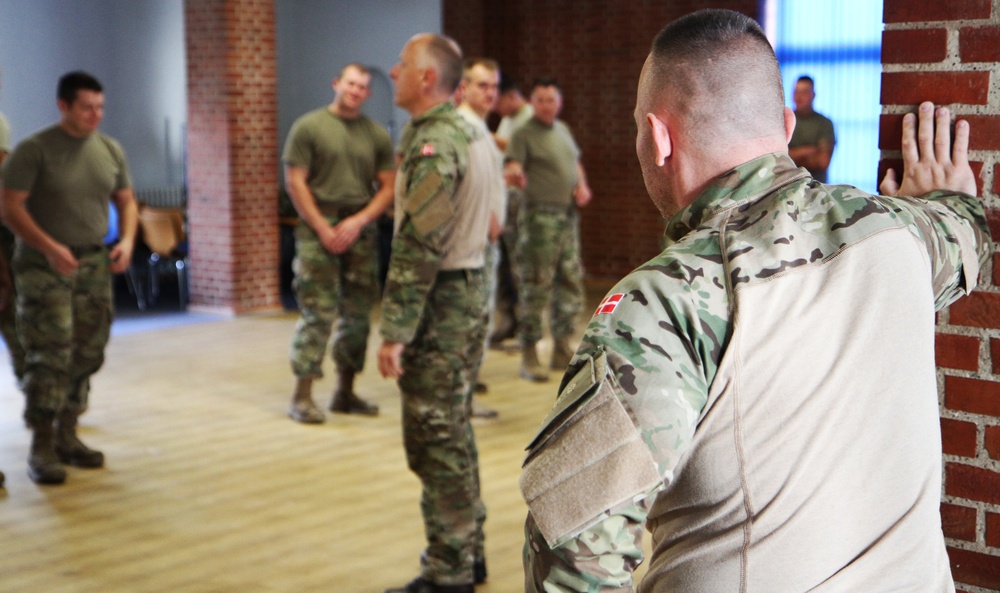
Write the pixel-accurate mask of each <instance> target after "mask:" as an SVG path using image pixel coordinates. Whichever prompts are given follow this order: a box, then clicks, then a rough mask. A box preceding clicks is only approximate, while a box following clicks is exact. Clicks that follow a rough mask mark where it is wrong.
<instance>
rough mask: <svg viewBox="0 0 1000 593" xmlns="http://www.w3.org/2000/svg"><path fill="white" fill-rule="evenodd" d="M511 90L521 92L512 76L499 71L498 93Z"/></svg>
mask: <svg viewBox="0 0 1000 593" xmlns="http://www.w3.org/2000/svg"><path fill="white" fill-rule="evenodd" d="M511 91H517V92H519V93H520V92H521V86H520V85H519V84H517V81H516V80H514V78H513V77H512V76H508V75H507V73H505V72H503V71H502V70H501V71H500V94H501V95H503V94H504V93H509V92H511Z"/></svg>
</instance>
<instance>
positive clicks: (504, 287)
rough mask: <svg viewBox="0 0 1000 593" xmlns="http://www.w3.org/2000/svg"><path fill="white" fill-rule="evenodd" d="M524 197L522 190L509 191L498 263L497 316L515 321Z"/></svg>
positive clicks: (509, 189)
mask: <svg viewBox="0 0 1000 593" xmlns="http://www.w3.org/2000/svg"><path fill="white" fill-rule="evenodd" d="M523 199H524V198H523V195H522V193H521V191H520V190H518V189H515V188H508V190H507V222H506V224H505V225H504V229H503V235H501V237H500V245H499V248H500V249H499V254H498V255H499V261H498V262H497V281H496V282H497V287H496V291H495V294H496V303H495V305H494V310H495V311H497V316H503V317H506V318H509V319H511V320H514V319H516V318H517V300H518V296H517V292H518V287H519V286H520V284H521V283H520V280H519V279H518V276H519V275H520V267H519V266H518V262H517V236H518V233H517V230H518V225H517V216H518V211H519V210H520V208H521V201H522V200H523Z"/></svg>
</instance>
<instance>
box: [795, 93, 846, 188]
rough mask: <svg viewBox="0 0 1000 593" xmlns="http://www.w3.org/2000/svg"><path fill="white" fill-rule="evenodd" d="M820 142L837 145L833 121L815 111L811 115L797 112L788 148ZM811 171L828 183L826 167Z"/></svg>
mask: <svg viewBox="0 0 1000 593" xmlns="http://www.w3.org/2000/svg"><path fill="white" fill-rule="evenodd" d="M820 142H826V143H828V144H829V145H830V146H831V147H833V146H836V144H837V136H836V135H835V134H834V132H833V122H832V121H830V120H829V118H827V117H825V116H823V115H820V114H819V113H816V112H815V111H814V112H812V114H810V115H799V114H798V113H796V114H795V131H794V132H792V139H791V140H789V141H788V148H797V147H799V146H819V144H820ZM809 172H810V173H811V174H812V176H813V177H814V178H815V179H816V180H817V181H820V182H822V183H826V169H822V170H819V169H816V170H813V169H810V170H809Z"/></svg>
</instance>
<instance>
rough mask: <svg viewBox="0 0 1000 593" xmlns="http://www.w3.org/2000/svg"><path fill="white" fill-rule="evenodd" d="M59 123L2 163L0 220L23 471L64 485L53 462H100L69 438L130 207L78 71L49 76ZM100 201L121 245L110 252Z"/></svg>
mask: <svg viewBox="0 0 1000 593" xmlns="http://www.w3.org/2000/svg"><path fill="white" fill-rule="evenodd" d="M57 104H58V106H59V112H60V114H61V119H60V121H59V123H58V124H56V125H53V126H50V127H48V128H45V129H43V130H41V131H39V132H37V133H35V134H34V135H32V136H30V137H29V138H27V139H25V140H24V141H23V142H21V143H20V144H18V146H17V148H15V149H14V152H13V153H11V155H10V157H9V158H8V159H7V160H6V161H5V162H4V166H3V185H4V190H3V201H2V214H3V222H4V223H5V224H6V225H8V226H9V227H10V228H11V230H13V231H14V233H15V234H16V235H17V238H18V241H17V247H16V250H15V253H14V260H13V268H14V279H15V282H16V283H17V322H18V327H17V329H18V336H19V337H20V340H21V344H22V345H23V346H24V349H25V352H26V364H25V369H24V379H23V380H22V382H21V389H22V390H23V391H24V395H25V398H26V406H25V412H24V418H25V420H26V421H27V422H28V425H29V426H31V428H32V431H33V436H32V441H31V453H30V454H29V457H28V475H29V476H30V477H31V479H32V480H34V481H35V482H37V483H41V484H59V483H62V482H63V481H65V480H66V469H65V467H64V466H63V464H70V465H75V466H78V467H86V468H96V467H102V466H103V465H104V455H103V454H102V453H101V452H100V451H97V450H94V449H91V448H89V447H88V446H86V445H85V444H84V443H83V442H81V441H80V439H79V437H78V436H77V418H78V417H79V416H80V414H82V413H83V412H84V410H86V409H87V405H88V401H89V395H90V377H91V375H93V374H94V373H96V372H97V370H98V369H100V367H101V365H102V364H103V363H104V348H105V346H106V345H107V342H108V337H109V335H110V330H111V317H112V306H113V303H112V293H111V273H119V272H124V271H125V270H126V269H127V268H128V265H129V262H130V261H131V258H132V249H133V247H134V244H135V233H136V226H137V220H138V208H137V206H136V203H135V196H134V195H133V193H132V181H131V179H130V177H129V172H128V166H127V164H126V162H125V154H124V152H123V151H122V149H121V146H119V145H118V143H117V142H115V141H114V140H113V139H111V138H109V137H108V136H105V135H104V134H101V133H100V132H98V131H97V128H98V126H99V125H100V123H101V120H102V118H103V116H104V92H103V88H102V87H101V84H100V82H98V81H97V79H95V78H94V77H93V76H91V75H89V74H87V73H85V72H70V73H69V74H66V75H64V76H63V77H62V78H60V79H59V86H58V89H57ZM109 200H113V201H114V203H115V206H117V208H118V212H119V236H120V240H119V241H118V243H117V244H115V246H114V247H112V248H111V250H110V251H109V250H108V248H107V247H105V245H104V236H105V234H106V233H107V230H108V208H109Z"/></svg>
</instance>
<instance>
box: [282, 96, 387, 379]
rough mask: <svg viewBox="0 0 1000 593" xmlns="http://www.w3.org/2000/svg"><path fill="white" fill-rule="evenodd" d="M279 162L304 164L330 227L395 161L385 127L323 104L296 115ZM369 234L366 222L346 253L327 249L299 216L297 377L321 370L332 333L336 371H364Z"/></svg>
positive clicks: (372, 271) (358, 205)
mask: <svg viewBox="0 0 1000 593" xmlns="http://www.w3.org/2000/svg"><path fill="white" fill-rule="evenodd" d="M282 160H284V162H285V163H286V164H287V165H290V166H295V167H304V168H308V170H309V174H308V178H307V183H308V184H309V189H310V191H311V192H312V194H313V197H314V198H315V200H316V206H317V207H318V208H319V210H320V212H322V213H323V215H324V216H325V218H326V220H327V221H328V222H329V223H330V224H331V225H336V224H337V223H339V222H340V221H341V220H343V219H345V218H347V217H349V216H351V215H353V214H356V213H357V212H358V211H360V210H362V209H363V208H364V207H365V206H366V205H367V204H368V202H369V201H370V200H371V197H372V186H373V182H374V181H375V180H376V177H377V175H378V174H379V173H380V172H382V171H387V170H391V169H393V168H394V166H395V163H394V162H393V155H392V142H391V140H390V139H389V135H388V133H387V132H386V131H385V129H383V128H382V127H381V126H380V125H378V124H377V123H375V122H374V121H372V120H370V119H369V118H367V117H365V116H360V117H357V118H353V119H346V118H341V117H339V116H336V115H334V114H333V113H331V112H330V110H329V109H328V108H326V107H323V108H320V109H316V110H313V111H311V112H309V113H307V114H305V115H303V116H302V117H300V118H299V119H298V120H296V122H295V124H294V125H293V126H292V129H291V130H290V131H289V133H288V138H287V140H286V141H285V148H284V152H283V155H282ZM376 233H377V231H376V229H375V226H374V225H366V226H365V227H364V228H363V229H362V231H361V235H360V236H359V237H358V240H357V241H355V243H354V244H353V245H352V246H351V247H350V248H349V249H348V250H347V251H345V252H344V253H330V252H329V251H327V250H326V248H325V247H323V245H322V244H321V243H320V241H319V238H318V237H317V236H316V233H315V231H313V229H312V228H310V227H309V225H308V224H306V223H305V221H302V222H300V223H299V224H298V226H297V227H296V229H295V259H294V261H293V262H292V268H293V272H294V274H295V278H294V280H293V281H292V287H293V289H294V290H295V298H296V300H297V302H298V305H299V310H300V312H301V316H300V317H299V320H298V323H297V324H296V326H295V333H294V334H293V336H292V344H291V353H290V356H289V358H290V361H291V366H292V372H293V373H294V374H295V376H296V377H299V378H300V379H304V378H309V379H318V378H320V377H322V376H323V371H322V364H323V355H324V353H325V352H326V347H327V344H328V343H329V341H330V334H331V331H332V333H333V353H332V354H333V360H334V363H335V364H336V366H337V369H338V371H342V372H343V371H347V372H352V373H360V372H361V371H362V370H363V369H364V363H365V351H366V348H367V346H368V332H369V329H370V323H371V322H370V319H371V310H372V306H373V305H374V303H375V300H376V299H377V298H378V285H377V280H376V267H377V265H378V260H377V252H376V249H377V245H376ZM335 322H336V327H335V328H334V323H335Z"/></svg>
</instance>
